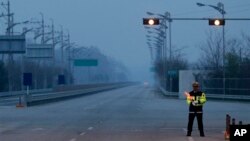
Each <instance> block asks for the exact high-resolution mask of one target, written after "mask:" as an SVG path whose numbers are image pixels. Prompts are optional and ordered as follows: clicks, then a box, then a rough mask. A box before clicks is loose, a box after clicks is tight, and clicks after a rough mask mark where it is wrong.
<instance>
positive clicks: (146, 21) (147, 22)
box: [143, 18, 160, 25]
mask: <svg viewBox="0 0 250 141" xmlns="http://www.w3.org/2000/svg"><path fill="white" fill-rule="evenodd" d="M143 24H144V25H159V24H160V20H159V19H158V18H143Z"/></svg>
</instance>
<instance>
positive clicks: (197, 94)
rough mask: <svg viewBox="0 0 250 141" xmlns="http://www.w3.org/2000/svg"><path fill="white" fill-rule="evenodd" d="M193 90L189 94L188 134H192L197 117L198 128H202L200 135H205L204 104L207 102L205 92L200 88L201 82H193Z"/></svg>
mask: <svg viewBox="0 0 250 141" xmlns="http://www.w3.org/2000/svg"><path fill="white" fill-rule="evenodd" d="M192 86H193V91H191V92H189V95H187V104H188V105H189V116H188V128H187V136H191V133H192V129H193V122H194V118H195V117H196V118H197V122H198V129H199V130H200V136H201V137H204V136H205V135H204V130H203V121H202V116H203V113H202V112H203V110H202V107H203V104H204V103H205V102H206V95H205V93H204V92H202V91H200V90H199V83H198V82H194V83H193V85H192Z"/></svg>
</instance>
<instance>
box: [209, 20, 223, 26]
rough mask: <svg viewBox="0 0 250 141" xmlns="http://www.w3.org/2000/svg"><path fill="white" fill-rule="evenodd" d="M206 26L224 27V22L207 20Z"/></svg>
mask: <svg viewBox="0 0 250 141" xmlns="http://www.w3.org/2000/svg"><path fill="white" fill-rule="evenodd" d="M208 24H209V25H214V26H224V25H225V20H224V19H209V20H208Z"/></svg>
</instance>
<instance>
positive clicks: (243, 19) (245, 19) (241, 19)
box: [168, 18, 250, 21]
mask: <svg viewBox="0 0 250 141" xmlns="http://www.w3.org/2000/svg"><path fill="white" fill-rule="evenodd" d="M210 19H222V18H168V20H210ZM224 20H231V21H249V20H250V18H224Z"/></svg>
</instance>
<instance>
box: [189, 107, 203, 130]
mask: <svg viewBox="0 0 250 141" xmlns="http://www.w3.org/2000/svg"><path fill="white" fill-rule="evenodd" d="M202 115H203V114H202V113H196V112H194V113H189V116H188V133H191V132H192V130H193V123H194V118H195V117H196V118H197V122H198V129H199V130H200V133H201V134H204V130H203V122H202Z"/></svg>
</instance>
